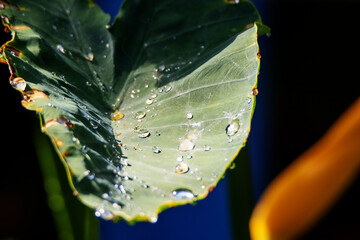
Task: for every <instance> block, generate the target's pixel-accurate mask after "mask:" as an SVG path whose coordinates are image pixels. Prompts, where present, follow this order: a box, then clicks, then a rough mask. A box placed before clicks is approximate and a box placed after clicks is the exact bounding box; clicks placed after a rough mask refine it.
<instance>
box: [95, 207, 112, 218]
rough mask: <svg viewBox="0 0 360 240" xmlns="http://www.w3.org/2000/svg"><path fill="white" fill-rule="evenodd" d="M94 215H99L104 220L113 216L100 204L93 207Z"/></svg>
mask: <svg viewBox="0 0 360 240" xmlns="http://www.w3.org/2000/svg"><path fill="white" fill-rule="evenodd" d="M95 216H96V217H101V218H103V219H105V220H111V219H113V218H114V215H113V214H112V213H111V212H110V211H109V210H106V209H105V208H104V207H102V206H100V207H97V208H96V209H95Z"/></svg>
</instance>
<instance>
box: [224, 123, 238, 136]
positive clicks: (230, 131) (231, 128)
mask: <svg viewBox="0 0 360 240" xmlns="http://www.w3.org/2000/svg"><path fill="white" fill-rule="evenodd" d="M239 129H240V124H239V119H235V120H233V121H232V122H231V123H230V124H229V125H228V126H227V127H226V134H227V135H228V136H229V137H231V136H234V135H235V134H236V133H237V132H238V131H239Z"/></svg>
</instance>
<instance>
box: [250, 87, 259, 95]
mask: <svg viewBox="0 0 360 240" xmlns="http://www.w3.org/2000/svg"><path fill="white" fill-rule="evenodd" d="M258 94H259V90H258V89H257V88H253V90H252V91H251V95H253V96H256V95H258Z"/></svg>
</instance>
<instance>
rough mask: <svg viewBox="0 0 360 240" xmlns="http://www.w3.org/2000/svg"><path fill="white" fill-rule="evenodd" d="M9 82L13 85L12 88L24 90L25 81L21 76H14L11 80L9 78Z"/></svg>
mask: <svg viewBox="0 0 360 240" xmlns="http://www.w3.org/2000/svg"><path fill="white" fill-rule="evenodd" d="M10 84H11V86H13V88H15V89H17V90H19V91H24V90H25V88H26V82H25V80H24V79H23V78H21V77H17V78H14V79H13V80H11V82H10Z"/></svg>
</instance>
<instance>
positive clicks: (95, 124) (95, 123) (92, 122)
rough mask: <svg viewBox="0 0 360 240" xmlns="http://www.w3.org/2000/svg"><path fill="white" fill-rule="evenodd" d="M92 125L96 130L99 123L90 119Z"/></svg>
mask: <svg viewBox="0 0 360 240" xmlns="http://www.w3.org/2000/svg"><path fill="white" fill-rule="evenodd" d="M90 124H91V126H92V127H93V129H94V130H96V129H98V127H99V124H98V123H97V122H94V121H90Z"/></svg>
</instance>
